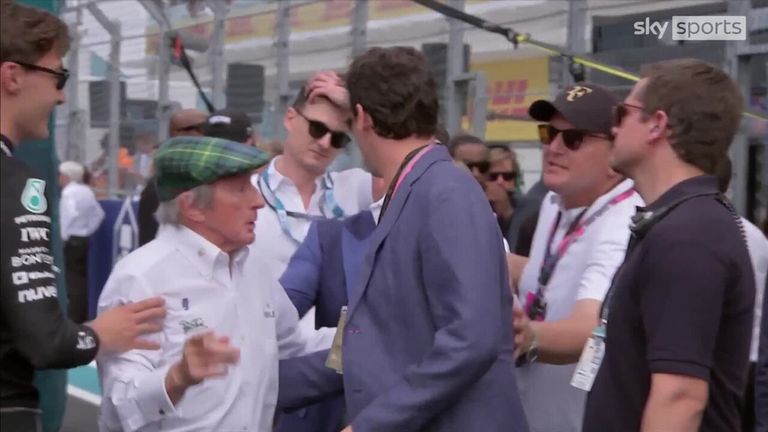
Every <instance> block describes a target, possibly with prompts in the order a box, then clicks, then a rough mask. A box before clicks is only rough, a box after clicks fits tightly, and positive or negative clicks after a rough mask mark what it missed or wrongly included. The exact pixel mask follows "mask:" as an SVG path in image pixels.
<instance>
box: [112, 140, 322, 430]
mask: <svg viewBox="0 0 768 432" xmlns="http://www.w3.org/2000/svg"><path fill="white" fill-rule="evenodd" d="M267 162H268V156H267V155H266V154H265V153H264V152H262V151H260V150H258V149H256V148H254V147H250V146H247V145H244V144H240V143H235V142H232V141H227V140H223V139H218V138H207V137H179V138H173V139H171V140H169V141H167V142H166V143H165V144H164V145H163V146H162V147H161V148H160V149H159V150H158V151H157V154H156V156H155V167H156V172H157V190H158V196H159V198H160V207H159V209H158V212H157V216H158V220H159V222H160V230H159V233H158V236H157V238H155V239H154V240H153V241H151V242H149V243H147V244H146V245H144V246H143V247H141V248H139V249H137V250H136V251H134V252H133V253H131V254H130V255H128V256H127V257H126V258H124V259H123V260H121V261H120V262H119V263H118V264H117V265H116V266H115V269H114V270H113V272H112V274H111V276H110V278H109V281H107V285H106V286H105V288H104V291H103V292H102V295H101V298H100V299H99V310H105V309H107V308H110V307H113V306H115V305H118V304H123V303H129V302H135V301H138V300H141V299H143V298H147V297H152V296H162V297H163V298H164V299H165V301H166V307H167V316H166V319H165V322H164V325H163V330H162V332H160V333H156V334H154V335H153V336H152V337H154V338H155V340H156V341H157V343H158V344H160V345H161V350H160V351H140V350H135V351H131V352H128V353H125V354H123V355H117V356H112V357H104V358H101V359H100V360H99V373H100V378H101V384H102V389H103V398H102V406H101V408H102V409H101V418H100V421H99V423H100V429H101V430H102V431H112V430H121V431H123V430H124V431H134V430H139V429H140V430H142V431H158V430H163V431H180V430H206V431H214V430H216V431H225V430H226V431H259V432H261V431H270V430H271V428H272V420H273V418H274V409H275V404H276V399H277V377H278V373H277V372H278V370H277V367H278V358H285V357H291V356H296V355H301V354H305V353H309V352H312V351H315V350H317V349H319V348H320V347H321V346H322V345H324V344H325V341H323V340H321V338H318V339H317V340H310V339H312V338H305V337H303V335H302V334H301V333H300V332H299V331H298V327H297V325H298V314H297V312H296V309H295V308H294V307H293V305H292V304H291V302H290V300H289V299H288V297H287V295H286V294H285V292H284V291H283V290H282V289H277V290H271V289H268V288H265V287H259V286H253V281H254V280H255V277H254V276H255V275H253V274H252V273H254V271H253V270H252V269H253V267H254V266H248V265H244V264H245V263H246V258H247V256H248V253H249V245H250V244H251V243H252V242H253V241H254V224H255V223H256V217H257V211H258V209H260V208H262V207H263V206H264V200H263V198H262V197H261V194H260V193H259V191H258V189H256V188H255V187H254V186H253V185H252V184H251V181H250V177H251V175H252V173H253V171H254V170H255V169H257V168H259V167H261V166H263V165H264V164H266V163H267ZM213 377H216V378H217V379H210V378H213Z"/></svg>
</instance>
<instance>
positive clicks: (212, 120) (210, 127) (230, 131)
mask: <svg viewBox="0 0 768 432" xmlns="http://www.w3.org/2000/svg"><path fill="white" fill-rule="evenodd" d="M202 129H203V135H205V136H208V137H214V138H222V139H226V140H230V141H235V142H239V143H244V142H245V141H246V140H247V139H248V138H249V137H250V136H251V135H253V127H252V126H251V119H250V118H249V117H248V115H247V114H245V113H244V112H242V111H237V110H232V109H223V110H220V111H216V112H214V113H213V114H211V115H210V117H208V120H206V121H205V123H203V126H202Z"/></svg>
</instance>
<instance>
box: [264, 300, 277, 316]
mask: <svg viewBox="0 0 768 432" xmlns="http://www.w3.org/2000/svg"><path fill="white" fill-rule="evenodd" d="M274 317H275V308H274V307H273V306H272V303H267V304H266V305H265V306H264V318H274Z"/></svg>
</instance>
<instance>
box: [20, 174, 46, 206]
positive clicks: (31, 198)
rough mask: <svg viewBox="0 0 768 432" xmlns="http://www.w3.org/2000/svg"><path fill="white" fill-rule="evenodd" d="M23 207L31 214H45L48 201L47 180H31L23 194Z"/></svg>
mask: <svg viewBox="0 0 768 432" xmlns="http://www.w3.org/2000/svg"><path fill="white" fill-rule="evenodd" d="M21 205H23V206H24V208H25V209H27V210H29V212H31V213H35V214H40V213H45V211H46V210H47V209H48V201H47V200H46V199H45V180H41V179H36V178H30V179H27V184H26V185H25V186H24V190H23V191H22V192H21Z"/></svg>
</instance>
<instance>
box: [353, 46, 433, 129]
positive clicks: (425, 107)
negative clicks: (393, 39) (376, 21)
mask: <svg viewBox="0 0 768 432" xmlns="http://www.w3.org/2000/svg"><path fill="white" fill-rule="evenodd" d="M346 85H347V90H348V91H349V99H350V106H351V107H352V112H353V114H354V113H355V107H356V106H357V105H358V104H359V105H361V106H362V107H363V109H364V110H365V112H366V113H368V114H369V115H370V116H371V119H372V120H373V128H374V131H376V133H377V134H378V135H379V136H381V137H383V138H389V139H396V140H397V139H404V138H407V137H410V136H417V137H431V136H432V135H434V133H435V131H436V130H437V117H438V112H439V104H438V94H437V86H436V84H435V79H434V77H433V76H432V71H431V70H430V67H429V64H428V63H427V60H426V58H425V57H424V55H423V54H422V53H420V52H419V51H417V50H416V49H414V48H411V47H391V48H379V47H376V48H371V49H369V50H368V51H366V52H365V53H364V54H362V55H360V56H358V57H356V58H355V59H354V61H353V62H352V65H350V67H349V71H348V72H347V74H346Z"/></svg>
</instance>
